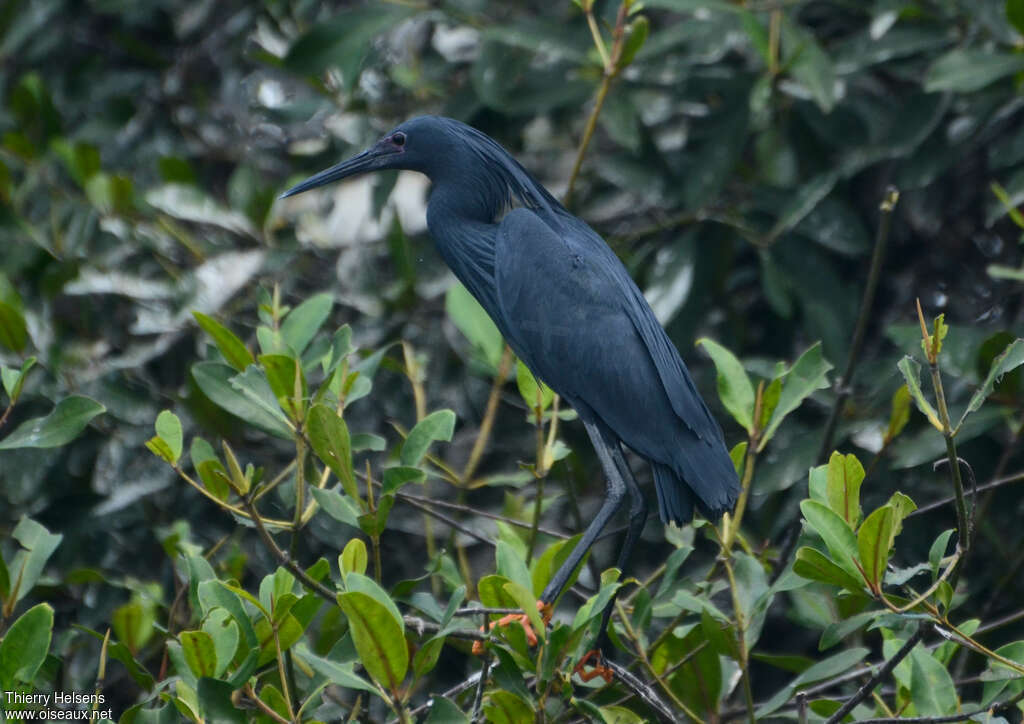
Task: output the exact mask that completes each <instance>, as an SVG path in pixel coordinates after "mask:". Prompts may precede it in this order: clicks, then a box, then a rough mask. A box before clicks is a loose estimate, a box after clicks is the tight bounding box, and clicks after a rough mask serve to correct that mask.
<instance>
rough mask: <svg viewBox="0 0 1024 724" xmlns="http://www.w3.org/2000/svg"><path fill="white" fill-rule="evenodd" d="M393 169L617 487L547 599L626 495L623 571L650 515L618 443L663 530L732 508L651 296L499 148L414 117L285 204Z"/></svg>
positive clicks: (712, 442) (706, 428)
mask: <svg viewBox="0 0 1024 724" xmlns="http://www.w3.org/2000/svg"><path fill="white" fill-rule="evenodd" d="M384 168H393V169H409V170H413V171H420V172H422V173H424V174H426V175H427V176H428V177H429V178H430V180H431V181H432V182H433V188H432V192H431V195H430V200H429V204H428V207H427V225H428V227H429V230H430V234H431V236H432V237H433V238H434V242H435V244H436V245H437V249H438V251H439V252H440V254H441V256H442V257H443V258H444V260H445V262H446V263H447V264H448V266H449V267H451V269H452V271H453V272H454V273H455V275H456V276H457V277H458V278H459V280H460V281H461V282H462V283H463V284H464V285H465V286H466V288H467V289H468V290H469V291H470V293H472V294H473V296H474V297H475V298H476V299H477V300H478V301H479V302H480V304H481V305H482V306H483V308H484V309H485V310H486V311H487V313H488V314H489V315H490V316H491V318H492V319H493V320H494V322H495V323H496V324H497V326H498V328H499V329H500V330H501V333H502V334H503V335H504V337H505V339H506V340H507V341H508V343H509V345H510V346H511V347H512V349H513V351H515V353H516V354H517V355H518V356H519V357H520V359H522V360H523V362H524V363H525V364H526V366H527V367H529V368H530V370H532V371H533V373H534V374H535V375H537V377H538V378H540V379H541V380H543V381H544V382H546V383H547V384H548V385H549V386H550V387H551V388H552V389H554V390H555V391H556V392H557V393H558V394H560V395H561V396H562V397H563V398H565V399H566V400H567V401H568V402H569V403H570V404H571V405H572V406H573V407H574V408H575V410H576V411H577V413H578V414H579V416H580V418H581V420H582V421H583V423H584V425H585V426H586V429H587V432H588V434H590V437H591V439H592V440H593V442H594V445H595V449H596V450H597V452H598V455H599V458H600V460H601V464H602V467H603V468H604V470H605V473H606V476H607V477H608V484H609V500H608V502H607V503H606V505H605V506H603V507H602V510H601V511H600V512H599V514H598V516H597V517H596V518H595V520H594V521H593V523H592V525H591V526H590V528H588V530H587V535H586V536H585V537H584V539H583V540H582V541H581V543H580V546H579V548H581V549H582V550H579V549H578V553H579V555H576V552H574V554H573V556H571V557H570V560H569V561H567V562H566V564H565V565H564V566H563V569H564V568H566V567H568V569H569V570H568V573H565V575H564V576H563V575H558V574H556V576H555V578H554V579H553V581H552V586H555V585H556V584H558V585H557V588H555V589H554V590H551V589H552V586H549V590H546V591H545V594H544V595H543V596H542V600H544V601H547V602H552V599H553V597H556V596H557V595H558V594H559V593H560V591H561V587H562V585H564V583H565V579H566V578H568V575H569V573H571V571H572V570H573V569H574V568H575V565H576V563H578V562H579V560H580V558H581V557H582V555H583V553H584V552H585V550H586V548H587V547H589V545H590V544H591V543H592V542H593V540H594V539H595V538H596V536H597V534H598V533H599V532H600V528H601V527H603V525H604V523H606V522H607V520H608V519H609V518H610V517H611V515H612V514H614V512H615V510H616V509H617V508H618V507H619V505H620V504H621V503H622V502H623V500H624V498H625V496H626V495H627V494H628V495H629V498H630V529H629V533H628V535H627V541H626V545H625V546H624V550H623V552H622V555H621V556H620V561H619V564H620V565H619V567H620V568H622V567H623V566H624V565H625V559H626V558H627V557H628V553H629V550H628V549H629V548H630V547H632V543H634V542H635V540H636V538H637V537H638V536H639V529H640V528H642V526H643V520H644V519H645V517H646V508H645V507H644V503H643V498H642V496H640V494H639V492H638V491H637V490H636V483H635V482H634V481H633V478H632V474H631V472H630V471H629V467H628V465H627V464H626V462H625V459H624V458H623V457H622V453H621V450H620V448H619V443H620V442H622V443H625V444H626V445H627V446H629V447H630V448H632V449H633V450H634V451H635V452H637V453H638V454H640V455H641V456H642V457H644V458H645V459H647V460H648V461H649V462H650V464H651V466H652V469H653V472H654V480H655V488H656V490H657V496H658V509H659V512H660V514H661V518H662V520H663V521H665V522H674V523H676V524H679V525H681V524H683V523H685V522H687V521H689V520H690V519H691V518H692V516H693V511H694V507H696V508H698V509H699V510H700V511H701V512H702V513H703V514H704V515H705V516H707V517H708V518H710V519H713V520H714V519H717V518H718V517H719V516H721V514H722V513H723V512H725V511H727V510H730V509H731V508H732V507H733V505H734V504H735V502H736V499H737V496H738V495H739V489H740V487H739V482H738V480H737V477H736V472H735V470H734V468H733V464H732V461H731V459H730V458H729V454H728V451H727V450H726V447H725V442H724V440H723V438H722V431H721V428H720V427H719V426H718V423H717V422H716V421H715V419H714V418H713V417H712V416H711V413H710V412H709V411H708V409H707V406H706V405H705V404H704V401H703V400H702V399H701V396H700V394H699V393H698V392H697V390H696V388H695V387H694V384H693V380H692V379H691V378H690V375H689V373H688V372H687V369H686V365H685V364H683V361H682V359H681V358H680V357H679V353H678V352H677V351H676V348H675V347H674V346H673V344H672V343H671V341H670V340H669V338H668V336H667V335H666V334H665V331H664V330H663V329H662V327H661V325H660V324H659V323H658V321H657V319H656V318H655V316H654V313H653V312H652V311H651V308H650V306H649V305H648V304H647V301H646V300H645V299H644V297H643V294H641V292H640V290H639V289H638V288H637V286H636V284H635V283H634V282H633V280H632V279H631V278H630V276H629V274H628V273H627V272H626V269H625V268H624V267H623V266H622V263H621V262H620V261H619V259H618V257H616V256H615V254H614V252H612V250H611V249H610V248H609V247H608V245H607V244H605V242H604V241H603V240H602V239H601V237H599V236H598V235H597V234H596V233H595V232H594V231H593V229H591V228H590V227H589V226H587V224H585V223H584V222H583V221H581V220H580V219H578V218H577V217H575V216H573V215H572V214H570V213H569V212H568V211H567V210H566V209H565V208H564V207H563V206H562V205H561V204H560V203H559V202H558V201H557V200H556V199H555V198H554V197H553V196H552V195H551V194H550V193H549V192H548V191H547V190H546V189H545V188H544V187H543V186H542V185H541V184H540V183H538V182H537V181H536V180H535V179H534V178H533V177H532V176H531V175H530V174H529V173H528V172H527V171H526V170H525V169H524V168H523V167H522V166H521V165H520V164H519V163H518V162H517V161H516V160H515V159H514V158H512V156H511V155H510V154H509V153H508V152H507V151H505V149H503V148H502V147H501V146H500V145H499V144H498V143H496V142H495V141H494V140H492V139H491V138H489V137H488V136H486V135H485V134H483V133H481V132H480V131H477V130H476V129H474V128H472V127H470V126H467V125H466V124H464V123H461V122H459V121H455V120H452V119H449V118H440V117H436V116H422V117H419V118H413V119H411V120H409V121H407V122H405V123H403V124H402V125H400V126H398V127H397V128H395V129H394V130H393V131H391V132H390V133H389V134H387V135H386V136H385V137H384V138H383V139H381V140H380V141H379V142H378V143H377V144H376V145H374V146H373V147H372V148H370V149H369V150H367V151H365V152H364V153H362V154H360V155H359V156H356V157H355V158H353V159H351V160H349V161H346V162H343V163H341V164H339V165H337V166H335V167H333V168H331V169H328V170H326V171H324V172H322V173H320V174H317V175H316V176H314V177H312V178H311V179H309V180H308V181H306V182H303V183H302V184H299V185H298V186H296V187H295V188H293V189H291V190H290V191H288V192H287V193H286V194H285V196H290V195H293V194H295V193H300V192H301V191H305V190H307V189H309V188H313V187H316V186H320V185H322V184H325V183H329V182H331V181H334V180H337V179H340V178H345V177H347V176H351V175H354V174H357V173H362V172H365V171H372V170H377V169H384ZM595 529H596V530H595ZM570 564H571V565H570ZM559 573H560V574H561V573H563V571H561V570H560V571H559Z"/></svg>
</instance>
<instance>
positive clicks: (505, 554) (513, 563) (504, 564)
mask: <svg viewBox="0 0 1024 724" xmlns="http://www.w3.org/2000/svg"><path fill="white" fill-rule="evenodd" d="M494 557H495V562H496V568H497V573H498V575H499V576H504V577H505V578H507V579H509V580H510V581H515V582H516V583H518V584H519V585H520V586H522V587H523V588H527V589H529V588H531V586H532V581H531V578H530V573H529V571H527V569H526V563H525V561H523V559H522V557H521V556H520V555H519V554H518V553H516V551H515V550H514V549H513V548H512V546H510V545H509V544H508V543H506V542H505V541H498V545H497V546H496V547H495V550H494Z"/></svg>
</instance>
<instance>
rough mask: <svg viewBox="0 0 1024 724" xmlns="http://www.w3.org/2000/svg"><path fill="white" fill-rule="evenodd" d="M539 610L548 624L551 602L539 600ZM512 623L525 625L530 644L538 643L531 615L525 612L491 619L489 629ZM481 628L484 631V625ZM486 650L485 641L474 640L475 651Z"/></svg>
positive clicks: (478, 653)
mask: <svg viewBox="0 0 1024 724" xmlns="http://www.w3.org/2000/svg"><path fill="white" fill-rule="evenodd" d="M537 610H538V611H540V614H541V619H542V620H543V621H544V625H545V626H547V625H548V622H549V621H550V620H551V613H552V608H551V604H550V603H544V602H543V601H537ZM512 623H518V624H519V625H520V626H522V627H523V633H524V634H526V643H528V644H529V645H530V646H536V645H537V634H536V633H535V632H534V630H533V626H532V625H531V624H530V617H529V616H527V615H526V614H525V613H510V614H509V615H508V616H504V617H503V618H499V619H498V620H497V621H491V625H490V628H489V630H493V629H494V627H495V626H508V625H509V624H512ZM480 630H481V631H483V630H484V627H483V626H481V627H480ZM483 652H484V642H483V641H474V642H473V653H474V654H476V655H477V656H479V655H480V654H482V653H483Z"/></svg>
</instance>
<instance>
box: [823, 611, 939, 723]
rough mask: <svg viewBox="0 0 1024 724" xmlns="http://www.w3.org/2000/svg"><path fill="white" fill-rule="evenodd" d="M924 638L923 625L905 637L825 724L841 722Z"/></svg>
mask: <svg viewBox="0 0 1024 724" xmlns="http://www.w3.org/2000/svg"><path fill="white" fill-rule="evenodd" d="M922 638H924V627H923V626H921V627H919V628H918V629H917V631H916V632H914V634H913V635H912V636H911V637H910V638H908V639H907V641H906V643H904V644H903V645H902V646H901V647H900V650H899V651H897V652H896V653H895V654H893V655H892V658H890V659H889V660H888V661H886V662H885V663H884V664H882V665H881V666H880V667H879V669H878V671H876V672H875V674H874V676H872V677H871V678H870V679H868V680H867V681H865V682H864V685H863V686H861V687H860V688H859V689H857V693H856V694H854V695H853V696H852V697H850V698H849V699H847V700H846V703H845V704H843V705H842V706H841V707H839V709H838V710H836V713H835V714H833V715H832V716H830V717H829V718H828V721H827V722H826V724H837V722H841V721H842V720H843V718H844V717H845V716H846V715H847V714H849V713H850V712H851V711H853V709H854V707H856V706H857V705H858V704H860V703H861V702H862V701H864V700H865V699H867V698H868V697H869V696H871V692H873V691H874V690H875V687H876V686H878V685H879V684H880V683H882V679H884V678H885V677H887V676H888V675H889V674H891V673H892V670H893V669H895V668H896V665H897V664H899V663H900V662H901V661H903V659H905V658H906V657H907V654H909V653H910V651H911V650H912V649H913V648H914V647H915V646H917V644H918V643H920V641H921V639H922Z"/></svg>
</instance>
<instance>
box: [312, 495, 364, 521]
mask: <svg viewBox="0 0 1024 724" xmlns="http://www.w3.org/2000/svg"><path fill="white" fill-rule="evenodd" d="M309 491H310V492H311V493H312V494H313V499H314V500H316V502H317V505H319V506H320V507H321V508H323V510H324V512H325V513H327V515H329V516H331V517H332V518H334V519H335V520H337V521H340V522H342V523H345V524H346V525H350V526H352V527H353V528H359V516H360V515H361V513H360V511H359V509H358V508H356V506H355V505H354V504H353V503H352V501H351V499H350V498H348V497H346V496H344V495H342V494H341V493H340V492H339V491H338V490H336V489H328V488H310V489H309Z"/></svg>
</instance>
